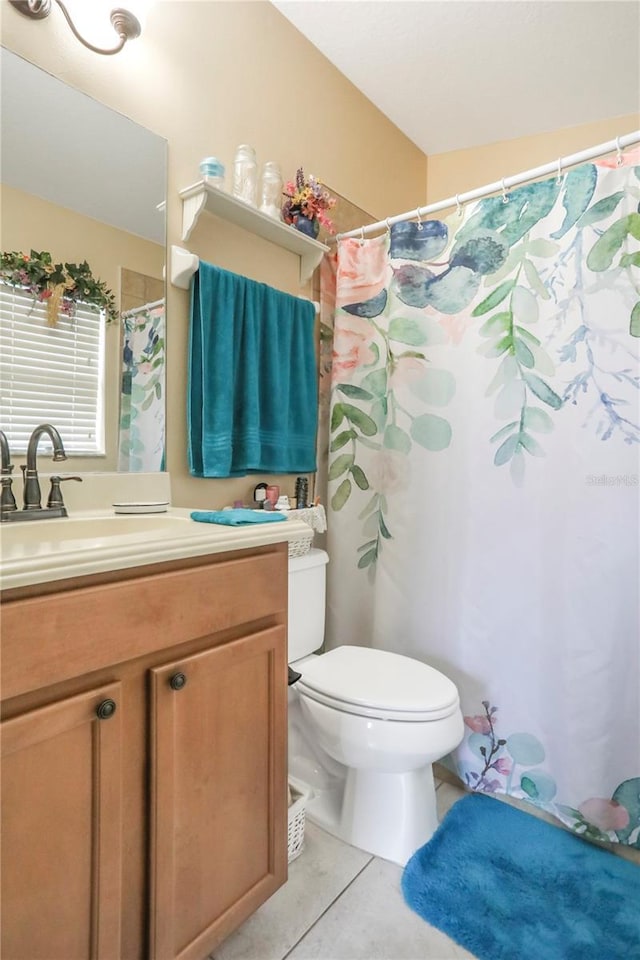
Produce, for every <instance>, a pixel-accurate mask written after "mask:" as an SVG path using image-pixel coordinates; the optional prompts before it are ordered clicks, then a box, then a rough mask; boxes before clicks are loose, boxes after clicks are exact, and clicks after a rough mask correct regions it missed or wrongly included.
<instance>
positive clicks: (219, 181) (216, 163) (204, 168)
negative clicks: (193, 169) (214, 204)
mask: <svg viewBox="0 0 640 960" xmlns="http://www.w3.org/2000/svg"><path fill="white" fill-rule="evenodd" d="M200 173H201V174H202V179H203V180H204V182H205V183H209V184H211V186H212V187H217V188H218V190H224V164H223V163H222V161H220V160H218V158H217V157H205V158H204V160H201V161H200Z"/></svg>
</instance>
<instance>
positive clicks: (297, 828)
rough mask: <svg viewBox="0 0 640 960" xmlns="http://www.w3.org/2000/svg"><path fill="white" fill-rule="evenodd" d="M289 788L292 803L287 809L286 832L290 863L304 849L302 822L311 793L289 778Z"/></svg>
mask: <svg viewBox="0 0 640 960" xmlns="http://www.w3.org/2000/svg"><path fill="white" fill-rule="evenodd" d="M289 787H290V789H291V796H292V797H293V803H292V804H291V806H290V807H289V826H288V831H287V843H288V848H289V863H291V861H292V860H295V859H296V857H299V856H300V854H301V853H302V849H303V847H304V821H305V815H306V811H307V803H308V802H309V799H310V797H311V791H309V790H308V789H307V788H306V787H305V786H303V784H301V783H300V782H299V781H297V780H293V779H291V778H289Z"/></svg>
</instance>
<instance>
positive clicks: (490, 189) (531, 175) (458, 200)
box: [335, 130, 640, 240]
mask: <svg viewBox="0 0 640 960" xmlns="http://www.w3.org/2000/svg"><path fill="white" fill-rule="evenodd" d="M636 143H640V130H634V131H633V133H627V134H625V136H623V137H616V139H615V140H608V141H607V142H606V143H601V144H599V145H598V146H597V147H590V148H589V149H588V150H582V151H581V152H580V153H573V154H571V156H568V157H560V158H559V159H558V160H554V161H552V162H551V163H545V164H543V166H541V167H534V168H533V169H532V170H526V171H525V172H524V173H517V174H515V176H512V177H504V179H502V180H496V181H495V183H489V184H487V186H486V187H478V189H476V190H469V191H468V192H467V193H460V194H456V196H455V197H448V199H446V200H439V201H438V202H437V203H430V204H428V206H426V207H418V208H417V209H416V210H409V211H408V212H407V213H399V214H397V215H396V216H395V217H388V218H387V219H386V220H378V222H377V223H369V224H367V226H363V227H357V228H356V229H355V230H349V231H347V232H346V233H339V234H338V235H337V236H336V237H335V239H336V240H345V239H346V238H347V237H361V238H364V237H365V236H366V235H367V234H369V233H374V232H375V231H376V230H381V229H385V230H387V229H388V228H389V227H391V226H393V224H394V223H402V222H403V221H404V220H415V219H418V220H419V219H420V218H421V217H424V216H426V215H427V214H428V213H436V212H437V211H438V210H446V209H447V207H456V206H457V207H461V206H462V204H463V203H467V202H468V201H469V200H480V199H482V198H483V197H488V196H490V195H491V194H492V193H499V192H500V191H502V192H503V193H504V194H505V195H506V192H507V191H508V190H509V188H510V187H517V186H520V184H522V183H526V182H527V180H535V179H537V178H538V177H544V176H547V175H548V174H550V173H558V175H560V174H561V173H563V172H564V170H565V169H566V168H567V167H574V166H575V165H576V164H578V163H586V161H587V160H595V158H596V157H602V156H604V155H605V154H607V153H613V151H614V150H616V151H617V152H618V154H621V152H622V150H623V149H624V148H625V147H631V146H633V145H634V144H636Z"/></svg>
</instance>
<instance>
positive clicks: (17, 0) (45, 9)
mask: <svg viewBox="0 0 640 960" xmlns="http://www.w3.org/2000/svg"><path fill="white" fill-rule="evenodd" d="M54 2H55V3H57V4H58V6H59V7H60V9H61V10H62V12H63V14H64V16H65V19H66V21H67V23H68V24H69V26H70V27H71V31H72V33H73V35H74V36H75V37H77V38H78V40H79V41H80V43H82V44H83V45H84V46H85V47H88V49H89V50H93V52H94V53H102V54H104V55H105V56H110V55H111V54H113V53H119V52H120V50H122V48H123V47H124V45H125V43H126V42H127V40H134V39H135V38H136V37H139V36H140V33H141V30H142V28H141V26H140V21H139V20H138V18H137V17H135V16H134V15H133V14H132V13H131V11H130V10H125V9H124V7H116V8H115V9H113V10H112V11H111V14H110V16H111V24H112V26H113V28H114V30H115V31H116V33H117V34H118V36H119V38H120V42H119V43H118V44H117V46H115V47H111V48H109V49H107V50H105V49H104V48H102V47H96V46H94V45H93V44H92V43H89V41H88V40H85V39H84V37H82V36H81V35H80V33H78V30H77V28H76V26H75V24H74V22H73V20H72V19H71V16H70V14H69V11H68V10H67V8H66V6H65V5H64V3H63V2H62V0H54ZM9 3H10V4H11V5H12V6H13V7H15V8H16V10H19V11H20V13H22V14H24V16H25V17H31V19H32V20H43V19H44V18H45V17H48V16H49V14H50V13H51V0H9Z"/></svg>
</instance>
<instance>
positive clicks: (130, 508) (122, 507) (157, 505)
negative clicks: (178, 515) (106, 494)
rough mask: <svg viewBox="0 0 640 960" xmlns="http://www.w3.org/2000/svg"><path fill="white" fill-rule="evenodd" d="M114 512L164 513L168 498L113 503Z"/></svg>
mask: <svg viewBox="0 0 640 960" xmlns="http://www.w3.org/2000/svg"><path fill="white" fill-rule="evenodd" d="M112 506H113V509H114V510H115V512H116V513H166V512H167V510H168V508H169V501H168V500H155V501H150V502H146V503H136V502H133V503H114V504H112Z"/></svg>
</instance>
